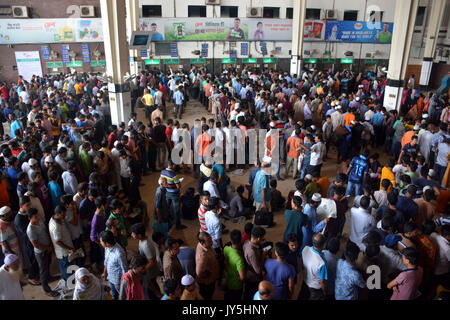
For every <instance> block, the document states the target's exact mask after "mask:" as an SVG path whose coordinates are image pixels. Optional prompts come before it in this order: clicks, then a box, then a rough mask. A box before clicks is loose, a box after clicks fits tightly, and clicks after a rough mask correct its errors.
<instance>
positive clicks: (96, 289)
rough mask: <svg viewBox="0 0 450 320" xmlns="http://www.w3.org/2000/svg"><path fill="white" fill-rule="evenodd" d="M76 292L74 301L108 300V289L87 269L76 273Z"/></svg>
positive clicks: (81, 269)
mask: <svg viewBox="0 0 450 320" xmlns="http://www.w3.org/2000/svg"><path fill="white" fill-rule="evenodd" d="M75 280H76V281H75V291H74V292H73V300H106V296H107V295H108V291H107V287H105V285H103V284H102V283H101V281H100V279H98V278H97V277H96V276H94V275H93V274H92V273H90V272H89V270H88V269H86V268H79V269H78V270H77V271H76V272H75Z"/></svg>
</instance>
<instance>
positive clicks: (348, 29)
mask: <svg viewBox="0 0 450 320" xmlns="http://www.w3.org/2000/svg"><path fill="white" fill-rule="evenodd" d="M393 29H394V24H393V23H382V22H357V21H327V27H326V31H325V40H326V41H337V42H368V43H391V41H392V31H393Z"/></svg>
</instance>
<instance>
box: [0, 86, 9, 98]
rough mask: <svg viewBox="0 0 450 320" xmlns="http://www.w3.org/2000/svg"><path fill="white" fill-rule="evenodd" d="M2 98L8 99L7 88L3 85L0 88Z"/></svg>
mask: <svg viewBox="0 0 450 320" xmlns="http://www.w3.org/2000/svg"><path fill="white" fill-rule="evenodd" d="M0 93H1V96H2V99H8V90H6V88H5V87H2V88H0Z"/></svg>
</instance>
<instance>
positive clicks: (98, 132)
mask: <svg viewBox="0 0 450 320" xmlns="http://www.w3.org/2000/svg"><path fill="white" fill-rule="evenodd" d="M94 128H95V133H94V140H95V141H102V139H103V138H104V136H105V125H104V124H103V121H102V120H100V119H99V120H97V121H96V122H95V124H94Z"/></svg>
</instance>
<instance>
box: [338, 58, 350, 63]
mask: <svg viewBox="0 0 450 320" xmlns="http://www.w3.org/2000/svg"><path fill="white" fill-rule="evenodd" d="M341 63H353V59H341Z"/></svg>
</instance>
